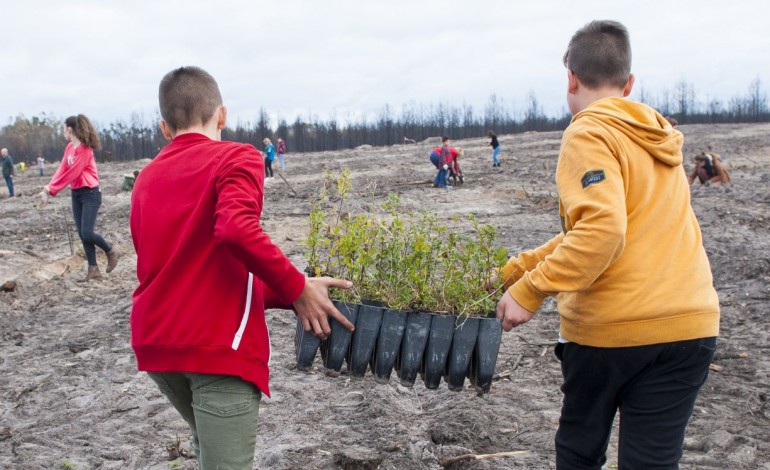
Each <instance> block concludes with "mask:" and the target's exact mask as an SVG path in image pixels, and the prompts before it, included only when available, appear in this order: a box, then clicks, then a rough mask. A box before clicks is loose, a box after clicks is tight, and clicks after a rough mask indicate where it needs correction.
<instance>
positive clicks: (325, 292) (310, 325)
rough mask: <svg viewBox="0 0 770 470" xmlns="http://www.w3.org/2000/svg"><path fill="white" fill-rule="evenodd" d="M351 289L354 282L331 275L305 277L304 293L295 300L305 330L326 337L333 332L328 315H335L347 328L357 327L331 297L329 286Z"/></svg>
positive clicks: (295, 307)
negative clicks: (341, 311)
mask: <svg viewBox="0 0 770 470" xmlns="http://www.w3.org/2000/svg"><path fill="white" fill-rule="evenodd" d="M330 287H339V288H341V289H350V288H351V287H353V283H352V282H350V281H345V280H343V279H334V278H331V277H309V278H307V279H305V288H304V289H303V290H302V294H300V296H299V297H298V298H297V300H295V301H294V309H295V310H296V311H297V316H298V317H299V319H300V321H301V322H302V327H303V328H304V329H305V331H308V332H312V333H313V334H314V335H316V336H318V337H319V338H321V339H326V338H327V337H328V336H329V333H330V332H331V328H330V327H329V320H328V318H327V316H331V317H334V318H335V319H336V320H337V321H338V322H340V323H341V324H342V326H344V327H345V328H347V329H348V330H350V331H353V330H354V329H355V327H354V326H353V324H352V323H350V322H349V321H348V319H347V318H345V316H344V315H342V314H341V313H340V312H339V310H337V309H336V308H335V307H334V304H333V303H332V301H331V300H330V299H329V288H330Z"/></svg>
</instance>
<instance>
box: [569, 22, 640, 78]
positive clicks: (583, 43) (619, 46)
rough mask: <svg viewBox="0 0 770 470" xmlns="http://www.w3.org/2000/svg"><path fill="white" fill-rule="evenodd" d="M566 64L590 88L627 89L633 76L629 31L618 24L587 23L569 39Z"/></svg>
mask: <svg viewBox="0 0 770 470" xmlns="http://www.w3.org/2000/svg"><path fill="white" fill-rule="evenodd" d="M564 65H565V66H566V67H567V68H568V69H569V70H571V71H572V73H574V74H575V75H576V76H577V78H578V79H579V80H580V82H581V83H583V84H584V85H585V86H587V87H588V88H594V89H595V88H599V87H602V86H608V85H609V86H615V87H621V88H622V87H625V86H626V83H627V82H628V77H629V76H630V75H631V42H630V41H629V39H628V30H627V29H626V27H625V26H623V25H622V24H620V23H618V22H617V21H611V20H597V21H592V22H590V23H588V24H587V25H585V26H583V27H582V28H580V29H579V30H577V32H576V33H575V34H574V35H573V36H572V39H570V41H569V46H567V52H565V53H564Z"/></svg>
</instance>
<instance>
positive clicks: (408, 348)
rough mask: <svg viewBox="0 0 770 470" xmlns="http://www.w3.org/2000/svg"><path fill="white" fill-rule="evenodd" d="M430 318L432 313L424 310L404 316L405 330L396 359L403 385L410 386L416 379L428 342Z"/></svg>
mask: <svg viewBox="0 0 770 470" xmlns="http://www.w3.org/2000/svg"><path fill="white" fill-rule="evenodd" d="M431 318H433V315H431V314H429V313H425V312H412V313H409V315H407V317H406V330H405V332H404V339H403V341H401V352H400V353H399V355H398V359H397V362H398V366H397V367H398V378H399V379H400V380H401V385H404V386H405V387H411V386H412V385H414V381H415V380H416V379H417V374H418V373H419V371H420V368H421V365H422V358H423V355H424V353H425V346H426V345H427V344H428V333H430V323H431Z"/></svg>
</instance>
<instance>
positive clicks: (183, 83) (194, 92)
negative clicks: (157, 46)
mask: <svg viewBox="0 0 770 470" xmlns="http://www.w3.org/2000/svg"><path fill="white" fill-rule="evenodd" d="M158 101H159V103H160V115H161V117H162V118H163V120H164V121H166V125H167V126H168V127H169V128H170V129H171V131H177V130H180V129H188V128H190V127H192V126H194V125H196V124H205V123H206V122H208V120H209V119H211V116H213V115H214V112H215V111H216V110H217V108H218V107H219V106H221V105H222V95H221V94H220V93H219V86H218V85H217V82H216V80H214V77H212V76H211V75H210V74H209V73H208V72H206V71H205V70H203V69H202V68H200V67H194V66H188V67H179V68H178V69H174V70H172V71H171V72H169V73H167V74H166V75H165V76H164V77H163V79H162V80H161V81H160V87H159V89H158Z"/></svg>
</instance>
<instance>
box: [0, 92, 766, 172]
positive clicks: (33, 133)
mask: <svg viewBox="0 0 770 470" xmlns="http://www.w3.org/2000/svg"><path fill="white" fill-rule="evenodd" d="M639 100H640V101H642V102H644V103H647V104H649V105H651V106H652V107H654V108H655V109H657V110H658V111H659V112H660V113H661V114H663V115H664V116H670V117H673V118H675V119H676V120H677V122H678V123H679V124H704V123H709V124H716V123H747V122H770V106H768V99H767V94H766V93H765V91H764V90H763V89H762V85H761V82H760V80H759V79H758V78H757V79H755V80H754V81H752V82H751V84H750V85H749V87H748V90H747V91H746V92H745V93H741V94H737V95H735V96H734V97H732V98H731V99H730V100H728V101H721V100H719V99H716V98H711V99H708V100H706V101H700V100H698V99H697V97H696V92H695V88H694V87H693V86H692V84H689V83H687V82H685V81H681V82H679V83H677V84H676V85H675V87H674V89H673V90H664V91H663V92H662V93H660V94H658V95H655V96H653V95H651V94H649V93H648V92H647V91H646V90H642V91H641V93H640V97H639ZM570 119H571V116H570V115H569V114H568V113H567V112H566V111H565V112H564V113H563V115H561V116H546V115H545V113H544V112H543V109H542V106H541V105H540V103H539V102H538V100H537V97H536V96H535V94H534V93H530V94H529V96H528V99H527V103H526V106H525V107H524V108H523V109H518V110H517V109H514V108H509V107H507V106H506V105H505V104H504V103H503V100H501V99H499V98H498V97H497V96H496V95H494V94H493V95H491V96H490V98H489V101H488V102H487V104H486V106H485V107H484V109H483V111H482V112H481V113H479V112H477V111H476V110H475V109H474V108H473V107H472V106H471V105H468V104H463V105H461V106H454V105H450V104H443V103H441V104H438V105H433V104H428V105H426V104H416V103H410V104H408V105H404V106H403V108H402V109H401V111H400V112H399V113H395V112H394V111H393V110H392V109H391V107H390V106H389V105H385V106H384V107H383V109H382V110H381V111H380V112H379V114H378V115H377V116H376V117H374V118H367V117H360V118H357V119H355V120H347V121H340V120H338V119H337V118H336V117H330V118H327V119H319V118H317V117H302V116H297V117H296V118H295V119H294V121H292V122H289V121H286V120H284V119H279V120H278V123H277V125H276V126H275V127H273V125H272V123H271V119H270V117H269V114H268V112H267V111H266V110H265V109H260V112H259V115H258V116H257V118H256V121H255V122H253V123H252V122H247V123H241V122H239V123H237V124H236V125H235V126H234V127H230V126H228V127H227V128H226V129H224V130H223V132H222V138H223V139H224V140H231V141H236V142H243V143H250V144H252V145H254V146H255V147H257V148H258V149H260V150H262V149H263V148H264V146H263V144H262V141H263V139H264V138H265V137H268V138H270V139H272V140H273V141H275V140H277V137H279V136H280V137H282V138H283V139H284V140H285V141H286V143H287V146H288V152H289V153H294V152H317V151H327V150H341V149H349V148H355V147H358V146H359V145H365V144H368V145H373V146H383V145H394V144H403V143H405V142H410V141H414V142H420V141H423V140H425V139H427V138H429V137H435V136H441V135H447V136H449V137H451V138H452V139H456V140H457V139H467V138H474V137H483V136H485V135H486V132H487V131H488V130H493V131H494V132H495V133H496V134H498V135H503V134H515V133H520V132H527V131H540V132H545V131H558V130H564V129H565V128H566V127H567V125H568V124H569V122H570ZM158 120H159V117H158V116H156V117H155V119H153V120H152V121H151V122H147V120H146V119H144V118H143V117H140V116H139V115H136V114H134V115H132V116H131V119H130V120H129V121H127V122H126V121H115V122H112V123H109V124H107V125H100V124H99V123H96V126H97V130H98V132H99V137H100V139H101V143H102V149H101V150H99V151H97V152H96V155H97V159H98V160H99V161H110V160H115V161H129V160H136V159H140V158H154V157H155V155H157V153H158V152H159V151H160V149H161V148H163V146H165V145H166V143H167V141H166V140H165V138H164V137H163V135H162V134H161V132H160V129H159V127H158V125H157V122H158ZM62 123H63V119H60V118H58V117H56V116H53V115H48V114H46V113H42V114H41V115H39V116H32V117H31V118H28V117H26V116H24V115H21V114H20V115H18V116H16V117H15V118H11V119H9V123H8V124H7V125H5V126H3V127H2V128H0V147H7V148H8V149H9V151H10V153H11V155H12V156H13V157H14V159H15V160H16V161H29V162H33V161H35V159H36V158H37V155H38V154H40V155H42V156H43V157H44V158H45V159H46V160H48V161H57V160H59V159H60V158H61V154H62V151H63V149H64V147H65V144H66V142H65V140H64V136H63V132H62Z"/></svg>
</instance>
